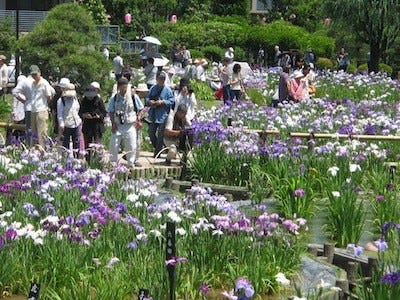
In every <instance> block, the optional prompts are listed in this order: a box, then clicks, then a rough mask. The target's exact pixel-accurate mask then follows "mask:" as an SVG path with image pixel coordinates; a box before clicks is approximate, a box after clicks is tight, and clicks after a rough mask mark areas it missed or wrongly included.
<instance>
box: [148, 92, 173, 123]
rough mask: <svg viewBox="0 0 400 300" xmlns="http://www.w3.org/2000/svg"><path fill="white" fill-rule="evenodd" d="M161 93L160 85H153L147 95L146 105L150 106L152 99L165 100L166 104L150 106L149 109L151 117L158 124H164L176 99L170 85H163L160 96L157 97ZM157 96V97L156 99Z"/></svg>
mask: <svg viewBox="0 0 400 300" xmlns="http://www.w3.org/2000/svg"><path fill="white" fill-rule="evenodd" d="M158 93H159V87H158V86H157V85H153V86H152V87H151V88H150V90H149V92H148V93H147V96H146V101H145V103H146V106H149V101H150V100H159V99H161V100H163V101H164V105H161V106H158V107H155V106H150V109H149V118H150V120H151V121H152V122H154V123H157V124H163V123H164V122H165V120H166V119H167V117H168V114H169V112H170V110H171V108H172V107H173V105H174V102H175V99H174V94H173V93H172V90H171V88H170V87H168V86H165V85H164V86H163V87H162V91H161V93H160V96H159V97H157V95H158ZM156 98H157V99H156Z"/></svg>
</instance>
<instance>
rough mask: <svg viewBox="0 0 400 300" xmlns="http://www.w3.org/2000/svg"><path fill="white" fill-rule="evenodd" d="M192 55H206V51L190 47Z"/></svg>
mask: <svg viewBox="0 0 400 300" xmlns="http://www.w3.org/2000/svg"><path fill="white" fill-rule="evenodd" d="M190 55H191V56H192V58H193V57H206V56H205V55H204V52H203V51H202V50H199V49H190Z"/></svg>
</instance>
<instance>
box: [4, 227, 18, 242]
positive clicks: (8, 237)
mask: <svg viewBox="0 0 400 300" xmlns="http://www.w3.org/2000/svg"><path fill="white" fill-rule="evenodd" d="M17 236H18V235H17V231H16V230H15V229H14V228H10V229H8V230H7V231H6V232H5V233H4V237H5V238H6V240H14V239H15V238H16V237H17Z"/></svg>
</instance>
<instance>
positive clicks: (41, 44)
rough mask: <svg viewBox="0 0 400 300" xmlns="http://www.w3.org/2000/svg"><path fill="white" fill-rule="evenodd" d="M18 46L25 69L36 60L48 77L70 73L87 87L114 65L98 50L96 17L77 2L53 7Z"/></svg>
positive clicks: (71, 77) (102, 76) (100, 79)
mask: <svg viewBox="0 0 400 300" xmlns="http://www.w3.org/2000/svg"><path fill="white" fill-rule="evenodd" d="M18 46H19V48H20V49H21V50H22V59H23V70H24V71H26V70H27V69H28V68H29V65H31V64H36V65H39V67H40V68H41V71H42V73H43V75H44V76H45V77H49V76H51V77H53V78H60V77H64V76H66V77H69V78H70V79H71V81H73V82H76V83H79V84H80V85H81V86H83V87H84V86H86V85H87V84H88V83H90V82H91V81H93V80H96V81H103V80H105V78H106V77H107V75H108V72H109V69H110V67H111V66H110V65H109V64H110V63H108V62H107V61H106V60H105V58H104V56H103V55H102V54H101V53H100V51H99V50H98V49H99V47H100V37H99V35H98V33H97V30H96V28H95V24H94V22H93V19H92V18H91V16H90V15H88V14H87V11H86V9H84V8H83V7H81V6H79V5H78V4H74V3H68V4H62V5H58V6H56V7H55V8H54V9H52V10H51V11H50V12H49V14H48V16H47V18H46V19H45V20H44V21H42V22H40V23H39V24H38V25H37V26H36V27H35V28H34V30H33V31H32V32H31V33H29V34H27V35H25V36H23V37H22V38H21V39H20V40H19V41H18Z"/></svg>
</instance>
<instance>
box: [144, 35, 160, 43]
mask: <svg viewBox="0 0 400 300" xmlns="http://www.w3.org/2000/svg"><path fill="white" fill-rule="evenodd" d="M142 40H144V41H146V42H148V43H150V44H156V45H161V42H160V40H159V39H158V38H155V37H154V36H145V37H144V38H143V39H142Z"/></svg>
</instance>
